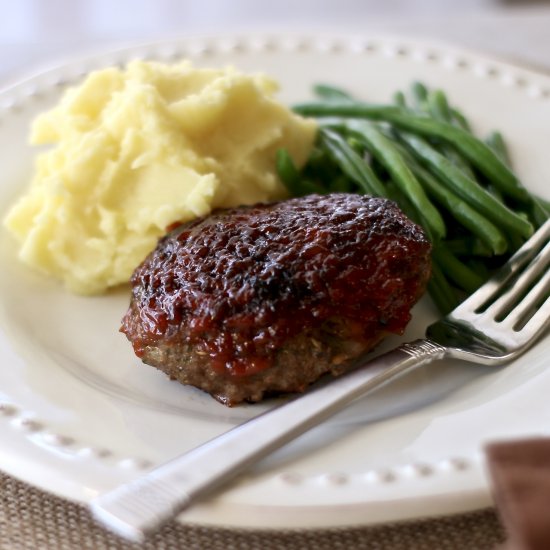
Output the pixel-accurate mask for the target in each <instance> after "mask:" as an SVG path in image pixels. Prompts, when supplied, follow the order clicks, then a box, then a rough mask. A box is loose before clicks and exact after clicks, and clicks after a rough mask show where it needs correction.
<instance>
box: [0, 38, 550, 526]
mask: <svg viewBox="0 0 550 550" xmlns="http://www.w3.org/2000/svg"><path fill="white" fill-rule="evenodd" d="M134 57H146V58H151V59H161V60H167V61H169V60H174V59H177V58H179V57H189V58H192V59H194V60H195V61H196V62H197V63H198V64H200V65H210V66H223V65H226V64H234V65H236V66H237V67H238V68H240V69H242V70H245V71H257V70H261V71H265V72H267V73H269V74H270V75H273V76H274V77H276V78H278V79H279V80H280V82H281V84H282V92H281V97H282V99H283V100H284V101H289V102H290V101H298V100H306V99H309V98H310V97H311V95H310V87H311V85H312V84H313V83H315V82H320V81H323V82H330V83H334V84H337V85H340V86H343V87H345V88H347V89H349V90H350V91H351V92H353V93H355V94H357V95H358V96H360V97H363V98H365V99H367V100H373V101H389V99H390V97H391V94H392V93H393V92H394V91H395V90H397V89H400V88H401V89H402V88H405V87H406V86H407V85H408V84H409V83H410V82H411V81H412V80H414V79H421V80H424V81H426V82H427V83H429V84H430V85H432V86H441V87H443V88H444V89H445V90H447V91H448V93H449V95H450V97H451V99H452V100H453V101H454V102H455V103H456V104H458V105H459V106H460V107H461V108H462V109H463V110H464V111H465V112H466V113H467V114H468V115H469V117H470V118H471V120H472V121H473V122H474V123H475V127H476V130H477V131H479V132H481V133H483V132H487V131H489V130H490V129H493V128H495V127H496V128H499V129H501V130H502V131H503V133H504V135H505V136H506V137H507V138H508V140H509V144H510V148H511V151H512V154H513V160H514V164H515V167H516V169H517V171H518V172H519V174H520V175H521V178H522V180H523V181H524V182H525V184H526V185H527V186H528V187H529V188H531V189H533V190H538V191H539V192H540V193H541V194H544V195H546V196H547V197H548V190H547V189H543V186H544V185H546V186H547V185H548V182H549V181H550V162H549V159H548V151H547V148H548V143H550V123H549V121H550V78H548V77H547V76H543V75H540V74H537V73H534V72H532V71H529V70H524V69H521V68H517V67H513V66H510V65H507V64H505V63H502V62H498V61H495V60H492V59H488V58H485V57H482V56H479V55H477V54H472V53H469V52H464V51H458V50H455V49H452V48H447V47H442V46H438V45H426V44H420V43H412V42H406V41H401V40H395V39H391V38H387V37H386V38H385V37H371V38H350V37H347V38H342V37H340V38H338V37H331V36H314V37H311V36H310V37H300V36H287V37H268V38H265V37H264V38H262V37H237V38H235V37H233V38H194V39H188V40H179V41H172V42H169V43H156V44H153V45H145V46H139V47H135V48H132V49H127V50H124V51H117V52H114V53H109V54H102V55H98V56H96V57H94V58H91V59H85V60H79V61H78V62H73V63H70V64H68V65H66V66H63V67H61V68H57V69H55V70H51V71H49V72H47V73H44V74H40V75H38V76H36V77H33V78H30V79H29V80H26V81H24V82H21V83H19V84H17V85H15V86H13V87H11V88H9V89H6V90H4V91H3V92H2V93H1V94H0V160H1V166H2V185H1V186H0V208H1V214H2V216H3V215H4V214H5V212H6V209H7V208H8V206H9V205H10V204H11V203H12V201H13V199H14V198H15V197H16V196H17V195H18V194H20V193H21V192H22V191H23V190H24V188H25V186H26V185H27V182H28V181H29V177H30V174H31V170H32V158H33V155H34V154H35V151H32V150H31V149H30V148H29V147H27V145H26V140H27V134H28V128H29V123H30V121H31V119H32V118H33V117H34V116H35V115H36V114H37V113H38V112H40V111H42V110H44V109H46V108H47V107H49V106H51V105H53V104H54V103H55V102H56V101H57V100H58V98H59V96H60V94H61V92H62V91H63V89H64V88H65V87H66V86H67V85H70V84H74V83H76V82H78V81H79V80H80V79H81V78H82V77H83V75H84V74H85V73H87V72H88V71H90V70H92V69H95V68H99V67H103V66H106V65H112V64H120V63H124V62H126V61H127V60H129V59H130V58H134ZM0 245H1V246H0V252H1V254H2V266H3V268H2V270H1V272H0V304H1V307H0V329H1V330H0V351H1V357H2V359H1V361H2V369H1V370H0V437H1V440H2V445H0V468H1V469H3V470H4V471H6V472H8V473H10V474H13V475H15V476H17V477H19V478H21V479H23V480H25V481H28V482H30V483H33V484H35V485H38V486H40V487H42V488H44V489H47V490H49V491H52V492H54V493H56V494H58V495H61V496H64V497H67V498H70V499H75V500H78V501H84V502H85V501H87V500H89V499H90V498H92V497H93V496H95V495H97V494H98V493H99V492H101V491H105V490H108V489H110V488H112V487H114V486H115V485H117V484H119V483H123V482H125V481H127V480H130V479H131V478H133V477H134V476H137V475H139V474H140V473H141V472H143V471H144V470H145V469H148V468H150V467H152V466H154V465H157V464H160V463H162V462H164V461H166V460H168V459H170V458H171V457H173V456H174V455H176V454H178V453H181V452H183V451H186V450H188V449H190V448H192V447H194V446H196V445H198V444H200V443H202V442H203V441H205V440H207V439H209V438H211V437H213V436H215V435H217V434H219V433H221V432H223V431H225V430H227V429H228V428H230V427H232V426H234V425H235V424H237V423H239V422H241V421H242V420H244V419H247V418H250V417H252V416H254V415H255V414H257V413H258V412H261V411H263V410H265V409H266V408H267V407H269V406H271V405H272V403H267V404H262V405H256V406H244V407H239V408H235V409H233V410H230V409H227V408H225V407H224V406H222V405H219V404H218V403H217V402H215V401H214V400H213V399H211V398H210V397H208V396H207V395H204V394H202V393H200V392H198V391H196V390H194V389H190V388H185V387H183V386H180V385H179V384H176V383H173V382H170V381H168V380H167V379H166V378H165V376H164V375H162V374H161V373H159V372H157V371H156V370H155V369H152V368H150V367H147V366H145V365H142V364H141V363H140V362H139V361H138V360H137V359H136V358H135V357H134V355H133V353H132V350H131V346H130V345H129V344H128V343H127V342H126V340H125V338H124V337H123V335H121V334H120V333H119V332H118V327H119V321H120V319H121V317H122V315H123V313H124V311H125V309H126V306H127V303H128V291H127V290H123V291H119V292H116V293H112V294H109V295H107V296H102V297H97V298H82V297H76V296H72V295H69V294H67V293H65V292H64V291H63V290H62V289H61V288H60V287H59V286H58V285H57V284H56V283H54V282H52V281H50V280H47V279H44V278H41V277H40V276H38V275H37V274H35V273H33V272H30V271H29V270H27V269H26V268H25V267H23V266H21V265H20V264H19V263H18V262H17V261H16V260H15V259H14V255H15V251H14V243H13V242H12V241H11V239H10V238H9V236H8V235H6V232H5V231H2V232H1V237H0ZM430 307H431V306H430V304H429V302H428V301H426V303H424V304H422V305H421V306H420V307H419V308H417V310H416V311H415V316H414V320H413V322H412V324H411V326H410V329H409V331H408V333H407V335H406V338H414V337H417V336H421V335H422V333H423V328H424V326H425V325H426V322H427V321H428V320H429V319H431V318H432V317H433V311H432V310H431V309H430ZM395 343H396V340H393V341H392V342H390V343H388V344H386V345H387V346H389V345H394V344H395ZM549 351H550V349H549V341H548V338H546V339H545V340H544V341H542V342H540V343H539V344H538V345H537V346H536V347H534V348H533V349H532V350H531V351H530V352H529V353H528V354H527V355H525V356H524V358H522V359H521V360H519V361H517V362H516V363H515V364H513V365H511V366H509V367H508V368H506V369H500V370H491V369H488V368H483V367H478V366H472V365H467V364H459V363H453V362H444V363H443V362H440V363H437V364H433V365H432V366H430V367H429V368H425V369H424V370H420V371H419V372H417V373H416V374H414V375H411V376H408V377H407V378H404V379H402V380H401V381H399V382H397V383H396V384H394V385H393V386H391V387H389V388H387V389H384V390H381V391H379V392H378V393H377V394H375V395H373V396H372V397H371V398H369V399H364V400H363V401H361V402H359V403H357V404H355V405H354V406H353V407H351V408H350V409H349V410H347V411H345V412H344V413H342V414H340V415H339V416H338V417H336V418H334V419H333V420H331V421H330V422H328V423H326V424H325V425H323V426H321V427H319V428H317V429H315V430H313V431H312V432H311V433H309V434H307V435H306V436H304V437H303V438H301V439H300V440H298V441H296V442H295V443H293V444H291V445H289V446H288V447H287V448H286V449H284V450H282V451H280V452H278V453H276V454H275V455H273V456H272V457H271V458H270V459H269V460H266V461H264V462H263V463H262V464H261V465H258V467H257V468H254V469H253V470H252V471H250V473H249V474H248V475H247V476H246V477H244V478H242V479H240V480H239V481H238V482H237V483H235V484H233V485H232V486H231V487H229V488H228V489H227V490H226V491H224V492H223V493H221V494H219V496H217V497H216V498H212V499H211V500H209V501H206V502H204V503H202V504H201V505H198V506H196V507H194V508H192V509H190V510H189V511H188V512H186V513H185V514H183V515H182V516H181V519H182V520H184V521H193V522H199V523H209V524H217V525H229V526H245V527H267V528H278V527H283V526H284V527H328V526H343V525H352V524H368V523H374V522H380V521H391V520H398V519H404V518H409V519H410V518H415V517H419V516H426V515H434V514H447V513H452V512H460V511H466V510H471V509H475V508H480V507H483V506H486V505H488V504H489V503H490V496H489V490H488V486H487V481H486V479H485V476H484V472H483V446H484V444H485V443H486V442H487V441H489V440H495V439H502V438H511V437H517V436H526V435H535V434H536V435H541V434H545V433H547V432H548V427H549V426H550V407H549V406H548V401H547V400H548V397H547V396H548V393H549V392H550V372H548V369H547V364H548V353H549Z"/></svg>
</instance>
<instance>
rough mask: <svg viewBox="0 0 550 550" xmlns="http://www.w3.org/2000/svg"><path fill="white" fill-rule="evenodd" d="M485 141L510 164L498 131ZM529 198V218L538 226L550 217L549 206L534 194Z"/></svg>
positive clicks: (503, 160)
mask: <svg viewBox="0 0 550 550" xmlns="http://www.w3.org/2000/svg"><path fill="white" fill-rule="evenodd" d="M485 142H486V143H487V145H489V147H491V149H492V150H493V151H494V152H495V153H496V154H497V155H498V156H499V157H500V159H501V160H502V162H504V163H505V164H506V165H508V166H510V165H511V161H510V154H509V152H508V147H507V146H506V142H505V141H504V137H503V136H502V134H501V133H500V132H496V131H494V132H491V133H490V134H489V136H487V139H486V140H485ZM531 199H532V205H531V212H530V214H531V219H532V221H533V223H534V224H535V226H536V227H540V226H541V225H542V224H543V223H544V222H545V221H546V220H547V219H548V218H549V217H550V207H549V205H548V204H546V205H545V204H544V201H541V199H540V198H539V197H537V196H536V195H531Z"/></svg>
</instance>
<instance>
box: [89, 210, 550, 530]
mask: <svg viewBox="0 0 550 550" xmlns="http://www.w3.org/2000/svg"><path fill="white" fill-rule="evenodd" d="M549 238H550V220H549V221H548V222H546V224H545V225H544V226H543V227H541V228H540V229H539V230H538V231H537V233H536V234H535V235H534V236H533V237H532V238H531V239H530V240H529V241H528V242H527V243H526V244H525V245H524V246H523V247H522V248H521V249H520V250H519V251H518V252H517V253H516V254H515V255H514V256H513V257H512V258H511V259H510V261H509V262H508V263H507V264H506V265H505V266H504V268H503V269H502V270H501V271H500V272H499V273H498V274H497V275H496V276H495V277H494V278H493V279H491V280H490V281H489V282H487V283H486V284H485V285H483V286H482V287H481V288H480V289H479V290H478V291H477V292H475V293H474V294H473V295H472V296H471V297H470V298H468V299H467V300H466V301H465V302H463V303H462V304H461V305H460V306H458V307H457V308H456V309H455V310H454V311H453V312H452V313H450V314H449V315H448V316H447V317H445V318H444V319H442V320H440V321H438V322H436V323H435V324H433V325H431V326H430V327H428V329H427V332H426V338H425V339H423V340H417V341H415V342H411V343H408V344H403V345H401V346H399V347H398V348H396V349H394V350H393V351H390V352H389V353H386V354H384V355H382V356H380V357H377V358H376V359H374V360H372V361H369V362H367V363H364V364H362V365H359V366H358V367H357V368H356V369H354V370H353V371H351V372H350V373H348V374H346V375H344V376H342V377H340V378H337V379H335V380H334V381H331V382H330V383H329V384H327V385H325V386H322V387H319V388H317V389H315V390H313V391H311V392H309V393H306V394H305V395H303V396H300V397H299V398H297V399H295V400H293V401H290V402H289V403H286V404H285V405H282V406H280V407H278V408H276V409H274V410H271V411H268V412H266V413H264V414H262V415H260V416H258V417H256V418H254V419H252V420H249V421H248V422H245V423H244V424H242V425H240V426H237V427H236V428H233V429H232V430H230V431H228V432H226V433H225V434H223V435H221V436H219V437H216V438H215V439H213V440H211V441H209V442H207V443H205V444H204V445H201V446H200V447H197V448H196V449H194V450H192V451H190V452H188V453H186V454H184V455H182V456H180V457H178V458H175V459H174V460H172V461H170V462H168V463H166V464H164V465H162V466H160V467H158V468H156V469H154V470H152V471H151V472H149V473H147V474H145V475H144V476H142V477H139V478H137V479H136V480H134V481H131V482H130V483H128V484H126V485H122V486H120V487H118V488H116V489H114V490H113V491H110V492H108V493H105V494H103V495H100V496H99V497H97V498H95V499H94V500H92V501H91V502H90V506H91V510H92V513H93V515H94V516H95V517H96V518H97V519H98V520H99V521H100V522H101V523H103V524H104V525H105V526H106V527H108V528H110V529H111V530H113V531H115V532H116V533H118V534H120V535H122V536H124V537H126V538H128V539H131V540H135V541H140V540H142V539H143V538H144V537H145V535H146V534H147V533H148V532H150V531H152V530H154V529H155V528H157V527H159V526H160V525H161V524H162V523H164V522H165V521H167V520H169V519H171V518H173V517H174V516H175V515H176V514H177V513H178V512H180V511H182V510H183V509H184V508H186V507H187V506H189V505H190V504H192V503H193V502H195V501H196V500H198V499H200V498H202V497H204V495H205V494H206V493H208V492H211V491H212V490H214V489H215V488H217V487H219V486H220V485H222V484H223V483H225V482H227V481H228V480H229V479H231V478H232V477H234V476H236V475H237V474H238V473H239V472H242V471H243V470H246V468H247V467H249V466H250V465H251V464H253V463H254V462H256V461H258V460H259V459H261V458H262V457H265V456H267V455H269V454H270V453H271V452H273V451H274V450H276V449H277V448H279V447H281V446H282V445H284V444H285V443H288V442H289V441H291V440H293V439H294V438H296V437H297V436H299V435H300V434H303V433H304V432H306V431H307V430H309V429H310V428H312V427H314V426H316V425H317V424H319V423H320V422H322V421H323V420H325V419H327V418H328V417H330V416H331V415H333V414H334V413H336V412H337V411H339V410H341V409H342V408H344V407H345V406H346V405H347V404H348V403H350V402H351V401H353V400H355V399H357V398H358V397H361V396H363V395H365V394H366V393H368V392H370V391H372V390H374V389H375V388H378V387H380V386H382V385H384V384H386V383H388V382H389V381H390V380H392V379H394V378H396V377H397V376H400V375H403V374H404V373H406V372H408V371H410V370H412V369H414V368H417V367H418V366H420V365H423V364H426V363H429V362H431V361H433V360H435V359H443V358H446V357H451V358H456V359H463V360H466V361H471V362H474V363H483V364H490V365H501V364H503V363H505V362H508V361H510V360H512V359H514V358H516V357H518V356H519V355H520V354H521V353H523V352H524V351H525V350H526V349H527V348H528V347H529V346H531V345H532V344H533V343H534V342H535V340H536V338H537V337H538V336H540V335H541V334H542V333H543V332H544V330H545V329H546V328H547V327H548V325H549V320H550V270H549V269H548V268H549V264H550V243H549Z"/></svg>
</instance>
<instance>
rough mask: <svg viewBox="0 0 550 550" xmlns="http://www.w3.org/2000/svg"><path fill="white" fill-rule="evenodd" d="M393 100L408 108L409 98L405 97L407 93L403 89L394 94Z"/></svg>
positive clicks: (399, 105) (398, 104)
mask: <svg viewBox="0 0 550 550" xmlns="http://www.w3.org/2000/svg"><path fill="white" fill-rule="evenodd" d="M393 102H394V103H395V105H397V106H398V107H402V108H406V107H407V100H406V99H405V94H404V93H403V92H401V91H397V92H395V93H394V94H393Z"/></svg>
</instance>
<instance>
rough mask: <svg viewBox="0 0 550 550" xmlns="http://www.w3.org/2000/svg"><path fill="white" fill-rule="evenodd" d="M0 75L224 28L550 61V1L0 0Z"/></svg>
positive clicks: (14, 74)
mask: <svg viewBox="0 0 550 550" xmlns="http://www.w3.org/2000/svg"><path fill="white" fill-rule="evenodd" d="M0 10H1V13H2V18H0V82H4V83H5V82H7V81H9V80H12V79H14V78H18V77H19V76H22V75H24V74H26V73H29V72H33V71H35V70H39V69H42V68H46V67H48V66H49V65H52V64H57V63H59V62H62V61H63V60H64V59H66V58H68V57H74V55H75V54H78V53H79V52H82V53H83V54H84V53H90V52H94V51H97V50H105V49H108V48H110V47H118V46H123V45H126V44H130V43H135V42H142V41H151V40H156V39H159V38H165V37H174V36H182V35H189V34H216V33H220V32H224V33H227V32H233V31H234V32H250V31H254V32H262V31H266V32H278V31H284V32H287V31H301V32H304V31H305V32H307V31H315V30H324V31H336V32H342V33H346V34H347V33H350V32H353V33H368V32H372V31H376V32H387V33H391V34H396V35H403V36H407V37H420V38H422V39H435V40H438V41H442V40H443V41H446V42H449V43H452V44H457V45H460V46H466V47H469V48H473V49H476V50H483V51H486V52H489V53H493V54H497V55H499V56H502V57H505V58H507V59H512V60H519V61H523V62H527V63H529V64H532V65H535V66H539V67H544V68H547V69H550V2H549V1H542V0H539V1H531V2H529V1H526V0H523V1H521V0H517V1H514V0H500V1H499V0H460V1H459V0H384V1H383V2H381V1H379V0H276V1H274V0H0Z"/></svg>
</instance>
